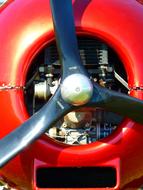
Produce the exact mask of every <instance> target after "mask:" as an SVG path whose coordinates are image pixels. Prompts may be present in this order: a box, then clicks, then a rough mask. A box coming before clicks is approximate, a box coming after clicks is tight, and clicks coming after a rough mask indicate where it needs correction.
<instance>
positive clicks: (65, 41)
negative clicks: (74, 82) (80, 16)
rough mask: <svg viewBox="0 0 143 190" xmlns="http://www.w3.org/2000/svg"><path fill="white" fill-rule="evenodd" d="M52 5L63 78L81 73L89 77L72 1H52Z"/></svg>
mask: <svg viewBox="0 0 143 190" xmlns="http://www.w3.org/2000/svg"><path fill="white" fill-rule="evenodd" d="M50 3H51V9H52V16H53V23H54V28H55V35H56V42H57V46H58V52H59V55H60V61H61V64H62V66H63V78H65V77H66V76H68V75H69V74H73V73H79V72H80V73H82V74H85V75H87V72H86V71H85V69H84V67H83V65H82V63H81V59H80V55H79V51H78V45H77V38H76V32H75V25H74V16H73V9H72V1H71V0H60V1H59V0H50Z"/></svg>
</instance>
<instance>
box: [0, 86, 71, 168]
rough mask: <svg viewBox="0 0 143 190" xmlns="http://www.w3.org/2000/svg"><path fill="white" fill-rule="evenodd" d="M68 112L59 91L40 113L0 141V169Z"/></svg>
mask: <svg viewBox="0 0 143 190" xmlns="http://www.w3.org/2000/svg"><path fill="white" fill-rule="evenodd" d="M70 110H71V106H70V105H68V104H66V103H65V102H64V101H63V100H62V99H61V97H60V89H59V90H58V91H57V92H56V94H55V95H54V96H53V97H52V98H51V100H50V101H49V102H48V103H47V104H46V105H45V106H43V108H42V109H41V110H40V111H38V112H37V113H35V114H34V115H33V116H32V117H31V118H30V119H28V120H27V121H26V122H25V123H23V124H22V125H21V126H20V127H18V128H17V129H15V130H14V131H13V132H11V133H10V134H8V135H7V136H5V137H4V138H3V139H1V140H0V167H2V166H4V165H5V164H6V163H7V162H8V161H9V160H11V159H12V158H13V157H14V156H15V155H17V154H18V153H19V152H20V151H22V150H23V149H24V148H25V147H26V146H28V145H29V144H30V143H32V142H33V141H35V140H36V139H37V138H39V137H40V136H41V135H42V134H43V133H44V132H45V131H46V130H47V129H49V128H50V127H51V126H53V125H54V123H56V122H57V121H58V120H59V119H60V118H61V117H62V116H64V115H65V114H66V113H68V112H69V111H70Z"/></svg>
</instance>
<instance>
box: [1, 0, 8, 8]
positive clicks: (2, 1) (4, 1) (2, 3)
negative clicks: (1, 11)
mask: <svg viewBox="0 0 143 190" xmlns="http://www.w3.org/2000/svg"><path fill="white" fill-rule="evenodd" d="M7 1H8V0H0V7H1V6H2V5H4V4H5V3H6V2H7Z"/></svg>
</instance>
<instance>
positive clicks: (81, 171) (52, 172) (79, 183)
mask: <svg viewBox="0 0 143 190" xmlns="http://www.w3.org/2000/svg"><path fill="white" fill-rule="evenodd" d="M36 183H37V187H38V188H112V187H115V186H116V169H115V168H112V167H81V168H70V167H66V168H39V169H37V171H36Z"/></svg>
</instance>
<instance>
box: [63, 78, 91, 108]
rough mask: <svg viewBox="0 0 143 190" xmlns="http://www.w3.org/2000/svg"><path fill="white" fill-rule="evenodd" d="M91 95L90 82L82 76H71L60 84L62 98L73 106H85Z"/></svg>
mask: <svg viewBox="0 0 143 190" xmlns="http://www.w3.org/2000/svg"><path fill="white" fill-rule="evenodd" d="M92 94H93V85H92V83H91V81H90V80H89V79H88V78H87V77H86V76H84V75H82V74H72V75H70V76H68V77H67V78H66V79H65V80H64V81H63V83H62V84H61V95H62V98H63V99H64V100H65V101H66V102H68V103H70V104H72V105H75V106H79V105H84V104H86V103H87V102H88V101H89V100H90V98H91V97H92Z"/></svg>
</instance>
